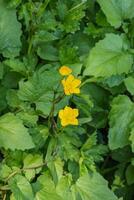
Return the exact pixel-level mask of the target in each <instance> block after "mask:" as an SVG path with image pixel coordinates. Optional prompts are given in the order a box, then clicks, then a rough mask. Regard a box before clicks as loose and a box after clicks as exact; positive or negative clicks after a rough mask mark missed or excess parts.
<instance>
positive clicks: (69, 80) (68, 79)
mask: <svg viewBox="0 0 134 200" xmlns="http://www.w3.org/2000/svg"><path fill="white" fill-rule="evenodd" d="M73 80H74V76H73V75H72V74H70V75H69V76H68V77H67V79H66V83H67V84H70V83H71V82H72V81H73Z"/></svg>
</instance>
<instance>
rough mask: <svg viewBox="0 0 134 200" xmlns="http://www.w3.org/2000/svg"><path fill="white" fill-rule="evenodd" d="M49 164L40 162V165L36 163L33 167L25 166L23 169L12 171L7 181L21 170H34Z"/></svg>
mask: <svg viewBox="0 0 134 200" xmlns="http://www.w3.org/2000/svg"><path fill="white" fill-rule="evenodd" d="M45 165H47V164H46V162H44V163H42V164H40V165H35V166H33V167H25V168H22V169H18V170H16V171H14V172H12V173H11V174H10V175H9V176H8V177H7V178H6V180H5V182H8V181H9V179H10V178H12V177H13V176H15V175H16V174H18V173H20V172H24V171H27V170H33V169H38V168H41V167H43V166H45Z"/></svg>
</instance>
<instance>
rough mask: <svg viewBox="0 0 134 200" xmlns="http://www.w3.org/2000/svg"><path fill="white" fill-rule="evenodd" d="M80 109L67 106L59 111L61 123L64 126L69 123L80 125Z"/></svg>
mask: <svg viewBox="0 0 134 200" xmlns="http://www.w3.org/2000/svg"><path fill="white" fill-rule="evenodd" d="M78 115H79V111H78V109H73V108H70V107H68V106H66V107H65V108H64V109H62V110H60V111H59V118H60V120H61V125H62V126H67V125H78V124H79V122H78V119H77V118H76V117H78Z"/></svg>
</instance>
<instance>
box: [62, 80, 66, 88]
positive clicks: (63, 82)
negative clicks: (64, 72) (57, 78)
mask: <svg viewBox="0 0 134 200" xmlns="http://www.w3.org/2000/svg"><path fill="white" fill-rule="evenodd" d="M61 83H62V85H63V87H65V85H66V81H65V79H63V80H62V81H61Z"/></svg>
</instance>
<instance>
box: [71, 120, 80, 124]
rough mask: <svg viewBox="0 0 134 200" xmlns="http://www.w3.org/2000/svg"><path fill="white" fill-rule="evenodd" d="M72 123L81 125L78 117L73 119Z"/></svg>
mask: <svg viewBox="0 0 134 200" xmlns="http://www.w3.org/2000/svg"><path fill="white" fill-rule="evenodd" d="M71 124H72V125H79V121H78V119H74V120H72V122H71Z"/></svg>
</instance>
